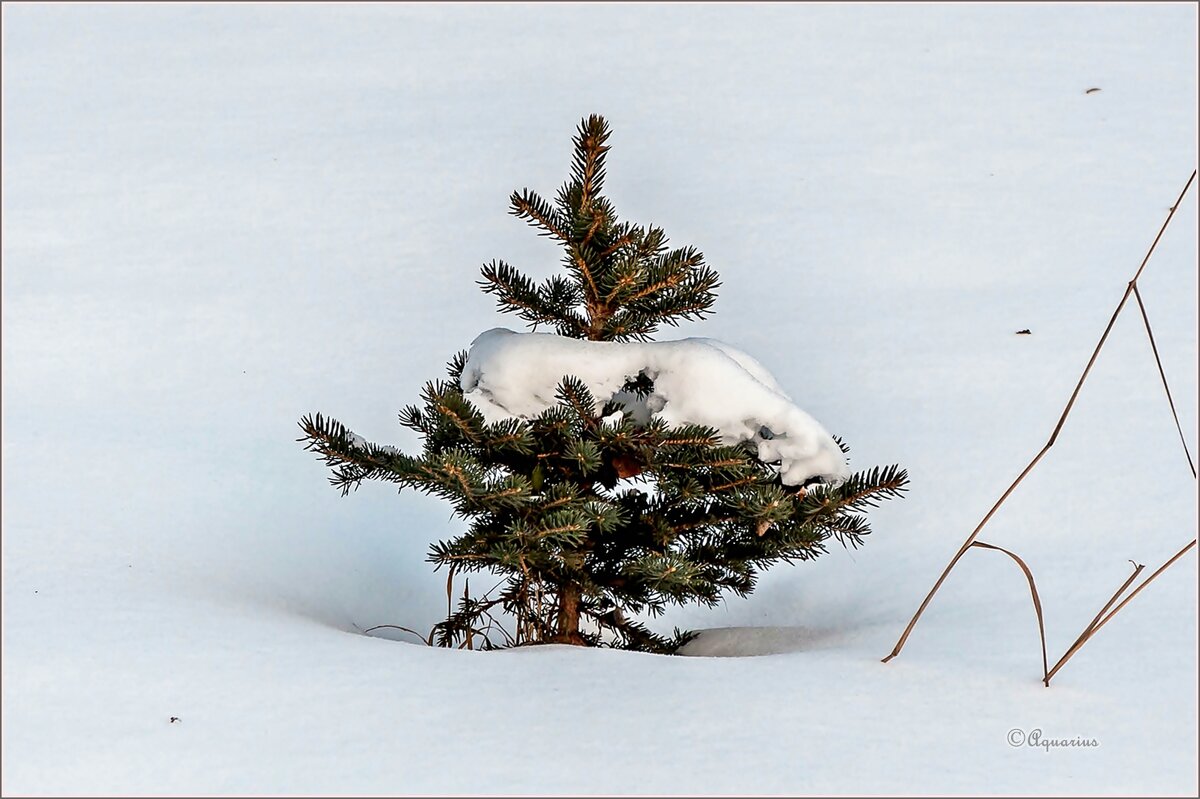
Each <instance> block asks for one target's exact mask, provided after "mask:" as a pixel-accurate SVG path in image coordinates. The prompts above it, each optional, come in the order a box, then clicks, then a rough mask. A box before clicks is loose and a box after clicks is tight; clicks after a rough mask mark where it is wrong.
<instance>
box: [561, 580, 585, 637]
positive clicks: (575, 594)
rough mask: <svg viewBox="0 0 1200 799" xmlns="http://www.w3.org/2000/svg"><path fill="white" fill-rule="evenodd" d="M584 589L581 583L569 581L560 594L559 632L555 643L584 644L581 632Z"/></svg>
mask: <svg viewBox="0 0 1200 799" xmlns="http://www.w3.org/2000/svg"><path fill="white" fill-rule="evenodd" d="M581 596H582V591H581V590H580V588H579V583H567V584H566V585H564V586H563V587H562V588H561V589H560V590H559V594H558V632H557V634H556V635H555V636H554V639H553V643H556V644H573V645H575V646H583V645H584V641H583V636H582V635H580V634H579V599H580V597H581Z"/></svg>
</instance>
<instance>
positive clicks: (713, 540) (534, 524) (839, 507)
mask: <svg viewBox="0 0 1200 799" xmlns="http://www.w3.org/2000/svg"><path fill="white" fill-rule="evenodd" d="M609 135H610V133H609V129H608V125H607V123H606V122H605V121H604V119H603V118H601V117H599V116H591V117H588V118H587V119H585V120H583V121H582V122H581V123H580V126H579V129H578V132H577V134H576V137H575V152H574V157H573V160H572V165H571V178H570V179H569V180H568V181H567V183H566V184H565V185H564V186H563V187H562V188H561V189H560V190H559V191H558V194H557V196H556V197H555V200H554V202H553V203H550V202H547V201H546V200H544V199H543V198H541V197H540V196H538V195H537V194H535V193H534V192H532V191H529V190H524V191H521V192H516V193H514V194H513V195H512V198H511V204H512V205H511V210H512V213H513V214H514V215H515V216H517V217H519V218H521V219H524V220H526V221H527V222H529V224H530V225H532V226H533V227H535V228H537V229H538V231H539V235H542V236H546V237H548V238H550V239H552V240H554V241H555V242H556V243H557V244H558V245H559V246H560V247H561V248H562V250H563V265H564V267H565V273H564V274H561V275H556V276H554V277H551V278H549V279H547V280H545V281H543V282H542V283H541V284H537V283H535V282H534V281H532V280H530V279H529V278H528V277H527V276H526V275H524V274H522V273H521V272H519V271H518V270H517V269H515V268H513V267H512V266H509V265H508V264H506V263H504V262H502V261H493V262H492V263H490V264H487V265H486V266H484V268H483V280H482V281H481V286H482V288H483V290H484V291H485V292H487V293H489V294H493V295H495V296H496V298H497V301H498V303H499V306H500V310H501V311H503V312H505V313H514V314H516V315H518V316H519V317H521V318H522V319H524V320H525V321H526V322H528V323H530V324H531V325H532V326H537V325H549V326H552V327H553V328H554V329H555V330H556V331H557V332H558V333H559V334H560V335H563V336H570V337H574V338H583V339H591V340H602V341H637V340H646V339H648V338H649V337H650V336H651V335H652V334H653V333H654V332H655V331H656V330H657V329H658V327H659V326H660V325H661V324H663V323H665V324H668V325H675V324H678V322H679V321H680V320H682V319H702V318H704V317H705V316H706V315H708V314H709V313H710V312H711V308H712V305H713V302H714V301H715V299H716V295H715V293H714V291H715V289H716V288H717V286H718V285H719V283H718V277H717V274H716V272H714V271H713V270H712V269H711V268H709V267H708V265H707V264H705V262H704V256H703V254H702V253H700V252H699V251H698V250H696V249H694V248H692V247H682V248H677V249H670V248H669V247H668V244H667V237H666V234H665V233H664V232H663V231H662V230H661V229H659V228H656V227H642V226H639V225H632V224H630V223H627V222H620V221H618V219H617V215H616V210H615V209H614V207H613V205H612V203H610V202H609V200H608V199H607V198H605V197H604V196H603V194H602V189H603V185H604V175H605V155H606V153H607V152H608V149H609V148H608V139H609ZM465 362H466V353H465V352H463V353H459V354H458V355H457V356H456V357H455V358H454V359H453V360H452V361H451V362H450V364H449V368H448V372H449V374H448V379H446V380H441V381H437V382H431V383H428V384H427V385H426V386H425V388H424V391H423V392H422V396H421V400H422V404H421V405H413V406H409V407H406V408H404V409H403V410H402V411H401V412H400V423H401V424H402V425H403V426H405V427H407V428H410V429H411V430H413V431H415V432H416V433H417V434H418V435H419V436H420V438H421V440H422V441H423V442H424V445H423V448H422V451H421V453H420V454H419V455H407V454H405V453H402V452H398V451H397V450H395V449H393V448H391V447H385V446H379V445H376V444H372V443H369V442H366V441H363V440H362V439H360V438H358V437H357V436H355V435H354V434H353V433H351V432H350V431H349V430H347V429H346V428H345V427H344V426H343V425H341V424H340V423H339V422H337V421H334V420H333V419H330V418H328V417H325V416H322V415H320V414H316V415H311V416H306V417H304V418H303V419H302V420H301V422H300V426H301V428H302V429H303V431H304V437H303V438H302V439H300V440H301V441H303V442H304V443H305V445H306V448H307V449H308V450H310V451H313V452H315V453H317V454H318V455H319V456H320V457H321V458H322V459H323V460H324V461H325V463H327V464H328V465H329V466H330V467H331V469H332V472H333V474H332V477H331V478H330V482H331V483H332V484H333V485H334V486H335V487H337V488H339V489H341V491H342V492H343V493H344V494H345V493H348V492H349V491H350V489H351V488H357V487H358V485H359V484H360V483H361V482H362V481H363V480H384V481H390V482H393V483H396V484H397V485H398V486H399V487H400V488H402V489H403V488H406V487H408V488H415V489H418V490H420V491H424V492H426V493H429V494H436V495H438V496H440V497H443V498H445V499H446V500H447V501H449V502H450V503H451V504H452V505H453V506H454V511H455V513H456V514H457V515H458V516H459V517H461V518H462V519H463V520H464V521H465V522H466V529H465V530H464V531H463V532H462V533H461V534H459V535H458V536H456V537H454V538H452V539H451V540H449V541H442V542H438V543H435V544H434V545H433V546H432V547H431V548H430V552H429V561H430V562H431V563H433V564H435V566H436V567H437V568H441V567H443V566H444V567H447V568H448V569H449V570H450V572H451V576H453V575H455V574H467V573H472V572H480V571H483V572H490V573H493V574H495V575H498V576H499V577H500V578H502V581H501V583H500V584H499V585H497V587H496V588H495V589H493V590H492V591H489V592H487V593H486V594H484V595H482V596H480V597H472V596H470V595H465V596H463V597H462V599H461V600H460V602H459V605H458V608H457V609H456V610H454V611H453V612H452V613H451V614H450V616H449V617H448V618H447V619H445V620H444V621H442V622H440V623H439V624H438V625H437V626H436V627H435V630H434V635H433V636H431V639H430V640H431V641H433V642H434V643H437V644H439V645H443V646H461V645H463V644H466V643H470V644H471V645H475V643H478V645H480V646H483V647H485V648H491V647H493V646H496V645H497V643H496V641H495V640H494V639H495V638H496V637H499V636H502V638H501V639H500V645H521V644H534V643H568V644H579V645H588V646H619V647H623V648H627V649H635V650H640V651H648V652H659V653H669V652H674V651H675V650H676V649H677V648H678V647H679V646H680V645H681V644H683V643H685V642H686V641H687V640H688V639H689V638H690V634H689V633H686V632H680V631H679V630H676V631H675V632H674V633H673V634H672V635H670V636H667V635H661V634H658V633H655V632H653V631H651V630H650V629H649V628H647V627H646V626H645V625H644V624H643V623H641V622H640V621H638V620H637V618H636V617H638V616H643V617H645V616H656V615H658V614H660V613H662V612H663V611H664V610H665V609H666V607H667V606H668V605H670V604H679V605H683V604H687V603H693V602H698V603H702V604H705V605H709V606H712V605H716V604H717V603H718V602H720V601H721V597H722V596H723V595H725V594H726V593H732V594H735V595H737V596H746V595H747V594H749V593H750V592H751V591H753V590H754V586H755V582H756V580H757V577H758V574H759V572H760V571H761V570H762V569H764V568H766V567H768V566H770V565H771V564H772V563H775V562H777V561H786V562H789V563H791V562H796V561H803V560H809V559H811V558H814V557H816V556H817V555H819V554H821V553H823V552H825V551H826V545H827V542H828V541H829V539H831V538H832V539H835V540H837V541H838V542H839V543H841V544H843V545H845V546H851V547H857V546H858V545H859V544H861V543H862V539H863V537H864V536H865V535H867V534H868V533H869V532H870V528H869V526H868V524H867V520H866V517H865V516H864V515H863V513H864V511H866V510H867V509H868V508H870V507H874V506H875V505H876V504H878V502H880V501H882V500H884V499H887V498H890V497H895V496H898V495H900V494H901V493H902V492H903V491H904V489H905V486H906V485H907V482H908V478H907V474H906V473H905V471H904V470H902V469H900V468H899V467H897V466H889V467H886V468H876V469H872V470H870V471H866V472H860V473H857V474H854V475H852V476H851V478H850V479H849V480H847V481H846V482H845V483H843V484H841V485H839V486H836V487H831V486H827V485H815V486H808V487H798V486H787V485H783V483H782V482H781V480H780V478H779V475H778V474H777V473H776V471H775V470H774V469H773V468H772V467H771V465H770V464H765V463H763V462H761V461H759V460H758V458H757V452H756V449H755V447H754V446H753V445H751V444H749V443H744V444H738V445H734V446H728V445H722V444H721V443H720V442H719V437H718V434H717V431H716V430H713V429H711V428H707V427H699V426H683V427H669V426H667V425H666V424H665V423H663V422H661V421H658V420H652V421H651V422H649V423H648V424H645V425H639V424H636V423H635V422H634V421H633V420H632V419H630V418H628V417H625V418H622V419H621V421H619V422H616V423H613V422H612V421H605V422H602V421H601V420H602V418H603V417H605V416H610V415H612V414H613V413H615V412H616V411H617V410H619V409H620V408H619V406H617V405H615V404H613V403H611V402H608V403H604V404H603V405H599V404H597V402H596V399H595V398H594V397H593V396H592V395H591V392H590V391H589V390H588V388H587V386H586V385H584V384H583V382H582V381H580V380H578V379H576V378H575V377H572V376H570V375H564V376H563V377H562V380H561V382H560V383H559V387H558V394H557V400H558V404H557V405H555V406H553V407H551V408H550V409H548V410H546V411H545V412H544V413H542V414H541V415H540V416H537V417H535V418H532V419H523V420H510V421H504V422H499V423H488V422H486V421H485V420H484V418H483V416H482V415H481V414H480V412H479V411H478V410H477V409H476V408H475V407H474V406H472V404H471V403H470V402H469V401H468V400H467V399H466V398H465V397H464V396H463V392H462V389H461V387H460V385H459V376H460V374H461V372H462V369H463V366H464V364H465ZM626 388H627V390H629V391H634V392H640V393H642V394H645V393H648V392H649V391H651V390H652V389H653V386H652V384H649V381H648V379H645V378H644V376H641V377H640V378H639V379H638V380H631V381H630V382H629V384H628V385H627V386H626ZM597 409H599V410H598V412H597ZM843 449H845V447H844V445H843ZM501 612H503V613H506V614H508V615H509V617H510V618H509V619H508V620H507V621H508V626H507V627H505V626H504V624H505V622H504V621H503V620H498V619H497V618H496V616H497V615H502V614H501ZM498 625H499V626H498ZM501 630H502V632H501Z"/></svg>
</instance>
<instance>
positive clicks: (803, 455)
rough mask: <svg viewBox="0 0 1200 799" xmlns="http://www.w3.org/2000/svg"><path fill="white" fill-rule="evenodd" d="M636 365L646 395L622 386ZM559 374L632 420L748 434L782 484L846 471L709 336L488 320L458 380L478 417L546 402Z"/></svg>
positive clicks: (829, 443)
mask: <svg viewBox="0 0 1200 799" xmlns="http://www.w3.org/2000/svg"><path fill="white" fill-rule="evenodd" d="M639 374H640V375H645V376H646V377H647V378H649V379H650V380H651V381H652V382H653V384H654V390H653V391H651V392H650V393H649V394H648V395H647V396H645V397H639V396H637V395H636V394H635V393H634V392H630V391H625V390H624V387H625V385H626V384H627V383H628V382H629V381H631V380H634V379H636V378H637V377H638V375H639ZM565 375H571V376H574V377H576V378H578V379H579V380H581V381H582V382H583V383H584V385H586V386H587V387H588V390H589V391H591V393H592V396H593V398H594V399H595V400H596V402H597V403H598V404H599V407H597V408H595V409H594V411H593V412H599V411H600V410H601V408H603V406H604V404H605V403H606V402H610V401H611V402H614V403H616V404H617V405H620V406H622V409H623V410H622V411H621V413H627V414H629V415H630V416H631V417H632V418H633V419H634V420H635V421H636V422H637V423H639V424H646V423H647V422H648V421H650V419H652V418H657V419H661V420H662V421H664V422H666V423H667V424H669V425H672V426H678V425H686V424H694V425H703V426H705V427H712V428H715V429H716V430H717V431H718V433H719V434H720V437H721V441H722V443H725V444H736V443H738V442H740V441H753V442H754V443H755V445H756V446H757V447H758V457H759V459H760V460H762V461H763V462H764V463H771V464H778V466H777V468H778V471H779V474H780V475H781V476H782V478H783V482H784V484H785V485H803V484H804V483H805V482H807V481H808V480H810V479H811V478H814V477H816V478H820V482H824V483H832V484H835V485H836V484H839V483H841V482H844V481H845V479H846V478H847V477H849V476H850V471H849V469H848V468H847V466H846V456H845V455H844V454H843V453H842V450H841V448H840V447H838V445H837V442H836V441H834V440H833V437H832V436H831V435H829V433H828V432H827V431H826V430H825V428H823V427H821V423H820V422H818V421H817V420H816V419H814V418H812V417H811V416H809V415H808V414H807V413H805V412H804V411H802V410H801V409H800V408H798V407H796V406H795V405H794V404H793V403H792V400H791V398H790V397H789V396H788V395H787V394H785V393H784V391H783V389H782V388H781V387H780V386H779V383H778V382H777V381H776V380H775V378H774V377H772V376H771V374H770V373H769V372H768V371H767V370H766V368H765V367H764V366H763V365H762V364H760V363H759V362H758V361H756V360H755V359H754V358H753V357H751V356H750V355H747V354H746V353H744V352H742V351H740V350H738V349H737V348H736V347H732V346H730V345H728V344H725V343H724V342H719V341H714V340H712V339H705V338H696V337H693V338H687V339H683V340H682V341H650V342H639V341H625V342H615V341H582V340H579V339H571V338H564V337H563V336H557V335H554V334H552V333H516V332H514V331H512V330H509V329H507V328H503V327H496V328H492V329H491V330H488V331H485V332H483V333H481V334H480V335H479V336H477V337H476V338H475V340H474V341H473V342H472V343H471V350H470V352H469V353H468V354H467V362H466V364H465V365H464V366H463V371H462V376H461V379H460V385H461V386H462V389H463V393H464V396H466V398H467V399H469V400H470V401H471V402H472V404H474V405H475V406H476V407H477V408H478V409H479V411H480V413H482V414H483V417H484V419H486V420H487V421H489V422H499V421H503V420H506V419H514V418H516V419H530V418H532V417H535V416H538V415H539V414H541V413H543V412H544V411H545V410H546V409H548V408H551V407H553V406H554V405H555V404H557V400H556V399H555V392H556V391H557V389H558V386H559V384H560V383H561V382H562V379H563V377H564V376H565Z"/></svg>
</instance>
